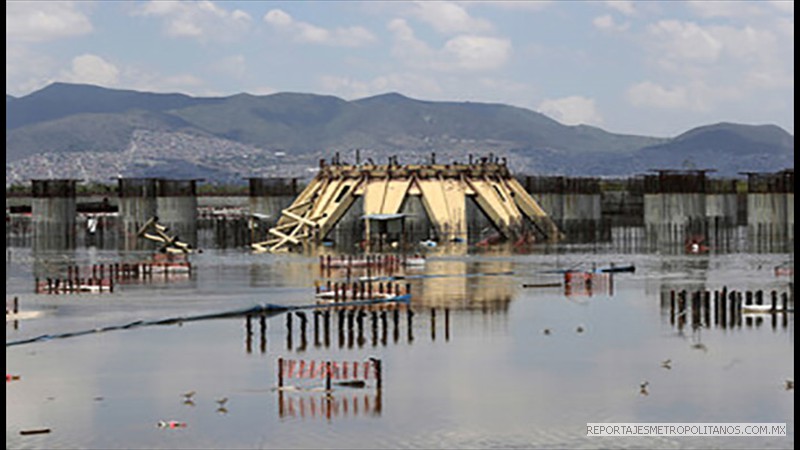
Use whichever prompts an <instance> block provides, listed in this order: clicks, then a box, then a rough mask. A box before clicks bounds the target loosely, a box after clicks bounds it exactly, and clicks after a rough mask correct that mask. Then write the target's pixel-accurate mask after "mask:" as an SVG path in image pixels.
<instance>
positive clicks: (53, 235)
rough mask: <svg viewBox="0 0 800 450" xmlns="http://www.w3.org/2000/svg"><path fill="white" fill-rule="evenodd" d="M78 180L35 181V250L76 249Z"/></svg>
mask: <svg viewBox="0 0 800 450" xmlns="http://www.w3.org/2000/svg"><path fill="white" fill-rule="evenodd" d="M76 183H77V180H68V179H57V180H32V199H31V217H32V222H33V249H34V250H40V249H41V250H44V249H48V250H49V249H53V250H63V249H72V248H75V242H76V239H75V216H76V213H77V209H76V201H75V185H76Z"/></svg>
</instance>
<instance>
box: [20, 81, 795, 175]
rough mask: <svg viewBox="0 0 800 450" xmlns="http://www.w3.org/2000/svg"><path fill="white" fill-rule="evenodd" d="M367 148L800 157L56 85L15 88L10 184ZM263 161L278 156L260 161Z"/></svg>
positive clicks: (656, 160)
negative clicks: (26, 90) (47, 168)
mask: <svg viewBox="0 0 800 450" xmlns="http://www.w3.org/2000/svg"><path fill="white" fill-rule="evenodd" d="M164 142H178V143H179V145H177V146H166V147H165V146H164V145H163V143H164ZM204 146H210V147H208V148H206V147H204ZM356 148H358V149H362V155H364V156H365V157H370V158H373V159H374V160H375V161H376V162H385V161H386V159H385V157H387V156H389V155H399V156H400V158H401V161H405V162H416V161H419V160H420V159H424V158H427V157H428V155H430V154H431V153H432V152H436V154H437V157H438V158H439V160H440V161H451V160H456V159H458V160H462V161H463V160H465V159H466V157H465V155H466V154H467V153H473V154H487V153H489V152H493V153H495V154H497V155H501V156H505V157H507V158H508V159H509V160H510V161H512V162H513V163H514V166H513V167H514V170H515V171H516V172H519V173H522V172H528V173H553V174H556V173H558V174H567V175H624V174H629V173H633V172H637V171H642V170H647V169H649V168H653V167H659V168H663V167H682V166H684V167H685V166H687V165H694V166H696V167H703V168H717V169H720V172H723V171H724V172H726V173H727V172H730V173H734V174H735V173H736V172H738V171H741V170H762V169H763V170H766V171H769V170H780V169H783V168H786V167H787V166H791V167H793V166H794V159H793V155H794V138H793V137H792V136H791V135H789V134H788V133H786V132H785V131H784V130H782V129H780V128H778V127H776V126H769V125H767V126H750V125H737V124H718V125H711V126H703V127H699V128H695V129H693V130H690V131H688V132H686V133H684V134H682V135H680V136H678V137H675V138H673V139H664V138H654V137H647V136H635V135H623V134H614V133H609V132H607V131H604V130H602V129H600V128H596V127H590V126H585V125H579V126H566V125H563V124H561V123H559V122H557V121H555V120H553V119H551V118H549V117H547V116H545V115H543V114H540V113H537V112H534V111H531V110H527V109H524V108H518V107H513V106H508V105H503V104H489V103H474V102H432V101H424V100H416V99H411V98H408V97H405V96H403V95H401V94H398V93H388V94H383V95H377V96H374V97H369V98H364V99H360V100H355V101H346V100H343V99H340V98H337V97H333V96H324V95H315V94H302V93H278V94H272V95H264V96H255V95H250V94H239V95H234V96H230V97H222V98H195V97H191V96H187V95H183V94H157V93H148V92H137V91H130V90H116V89H107V88H102V87H97V86H89V85H75V84H67V83H55V84H52V85H50V86H48V87H46V88H44V89H42V90H40V91H37V92H34V93H32V94H29V95H27V96H24V97H19V98H13V97H11V96H8V95H7V96H6V179H7V183H8V179H9V177H11V178H14V179H19V178H24V174H25V173H28V172H30V171H31V170H33V169H36V168H37V166H41V164H42V162H43V161H55V160H58V161H59V162H58V164H55V163H54V164H53V169H52V170H56V171H63V172H64V173H70V172H69V170H70V166H71V165H73V164H74V163H73V162H71V161H73V159H74V158H78V161H79V165H81V166H82V167H83V169H84V171H83V173H84V176H85V174H86V173H89V174H91V173H93V172H92V171H91V170H86V164H91V162H92V158H89V155H90V154H91V155H94V154H95V153H96V152H102V154H103V158H101V159H103V160H104V161H106V164H108V163H109V161H110V162H111V163H112V165H113V166H114V167H116V169H117V170H118V171H119V172H120V173H122V174H123V175H126V174H129V173H136V174H137V176H146V175H147V174H148V170H152V171H153V172H154V173H155V172H159V173H164V172H167V173H169V172H173V173H174V171H175V170H176V169H175V168H176V167H178V166H179V165H180V161H185V162H186V163H187V164H186V168H185V170H183V171H182V172H188V173H195V172H196V173H197V174H202V176H204V177H206V178H208V177H211V178H212V181H213V180H216V179H223V178H224V179H240V178H241V176H242V175H243V174H246V173H255V172H258V173H272V172H273V171H274V172H275V173H282V174H285V175H287V176H300V175H303V176H307V175H308V173H309V172H307V171H306V168H310V167H313V166H315V165H316V164H317V162H318V158H330V156H332V154H333V153H334V152H337V151H338V152H343V154H347V155H350V154H352V152H353V149H356ZM242 149H249V150H246V151H245V150H242ZM132 152H133V153H132ZM136 152H139V153H136ZM123 153H125V154H124V155H123ZM115 154H119V155H118V156H115ZM140 154H147V155H148V156H147V158H149V159H148V160H147V162H141V161H140V162H137V160H136V158H139V157H141V156H137V155H140ZM81 155H85V156H86V157H83V158H82V157H81ZM197 155H203V157H202V158H200V157H198V156H197ZM248 155H251V156H252V158H251V159H247V158H248ZM275 155H285V156H280V157H277V159H276V157H275ZM32 158H35V159H32ZM71 158H72V159H71ZM81 158H82V159H81ZM93 158H94V160H96V159H97V158H96V157H93ZM254 159H257V160H258V161H259V162H258V164H272V166H270V167H271V168H261V167H259V168H256V167H255V166H254ZM156 160H158V161H156ZM34 161H35V163H34ZM148 167H149V168H150V169H148ZM157 167H160V168H161V169H156V168H157ZM753 167H758V168H759V169H752V168H753ZM166 168H169V169H166ZM262 169H263V170H262ZM52 170H51V172H50V173H54V172H52ZM58 173H62V172H58ZM62 176H69V175H62ZM153 176H155V175H153ZM198 176H200V175H198Z"/></svg>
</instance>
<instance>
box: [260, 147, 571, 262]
mask: <svg viewBox="0 0 800 450" xmlns="http://www.w3.org/2000/svg"><path fill="white" fill-rule="evenodd" d="M408 196H418V197H420V198H421V200H422V204H423V206H424V208H425V212H426V213H427V214H428V217H429V218H430V220H431V222H432V223H433V225H434V227H435V228H436V231H437V234H438V235H439V236H440V237H442V238H445V239H448V240H461V241H466V237H467V217H466V210H467V208H466V202H467V198H468V197H471V198H473V199H474V200H475V202H476V204H477V205H478V207H479V208H480V209H481V210H482V211H483V213H484V214H485V215H486V216H487V217H488V218H489V220H491V222H492V223H493V224H494V226H495V228H496V229H497V230H498V232H499V233H500V234H501V235H502V236H503V237H505V238H507V239H516V238H519V237H522V236H524V235H526V234H529V233H533V234H534V235H535V236H536V237H537V238H538V239H540V240H549V241H554V240H558V239H560V238H561V237H562V235H561V233H560V232H559V230H558V228H557V227H556V225H555V224H554V222H553V221H552V220H551V219H550V217H549V216H548V215H547V213H546V212H545V211H544V210H543V209H542V208H541V207H540V206H539V204H538V203H537V202H536V201H535V200H534V199H533V198H532V197H531V196H530V194H528V192H527V191H525V189H524V188H523V187H522V185H521V184H520V183H519V182H518V181H517V180H516V179H515V178H514V177H512V176H511V174H510V172H509V171H508V168H507V167H506V165H505V164H500V163H487V162H481V163H480V164H450V165H442V164H438V165H437V164H431V165H405V166H400V165H340V164H336V165H325V164H324V163H323V164H321V167H320V171H319V174H318V175H317V176H316V177H315V178H314V179H313V180H312V181H311V182H310V183H309V184H308V186H306V188H305V190H303V192H301V193H300V195H299V196H298V197H297V198H296V199H295V201H294V203H292V205H291V206H289V207H288V208H286V209H284V210H283V211H281V218H280V219H279V220H278V223H277V225H276V226H275V227H273V228H271V229H270V230H269V233H270V235H271V236H272V237H271V238H270V239H268V240H266V241H262V242H257V243H254V244H252V246H253V249H254V250H255V251H262V252H264V251H270V252H273V251H278V250H282V249H286V248H287V246H290V245H302V244H303V243H304V242H308V241H309V240H320V239H323V238H324V237H325V236H326V235H327V234H328V233H329V232H330V231H331V230H332V229H333V227H334V226H336V223H337V222H338V221H339V219H341V218H342V216H343V215H344V214H345V213H346V212H347V211H348V209H350V207H351V206H352V205H353V203H354V202H355V201H356V199H357V198H358V197H363V205H364V215H372V214H397V213H399V212H400V210H401V208H402V206H403V203H404V201H405V200H406V198H407V197H408Z"/></svg>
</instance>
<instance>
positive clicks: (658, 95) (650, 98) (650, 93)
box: [626, 81, 690, 109]
mask: <svg viewBox="0 0 800 450" xmlns="http://www.w3.org/2000/svg"><path fill="white" fill-rule="evenodd" d="M626 95H627V99H628V102H630V103H631V104H632V105H634V106H649V107H655V108H661V109H684V108H688V107H689V103H690V102H689V97H688V93H687V91H686V88H683V87H676V88H674V89H668V88H665V87H663V86H661V85H659V84H656V83H653V82H651V81H644V82H641V83H638V84H635V85H633V86H631V87H630V88H629V89H628V92H627V94H626Z"/></svg>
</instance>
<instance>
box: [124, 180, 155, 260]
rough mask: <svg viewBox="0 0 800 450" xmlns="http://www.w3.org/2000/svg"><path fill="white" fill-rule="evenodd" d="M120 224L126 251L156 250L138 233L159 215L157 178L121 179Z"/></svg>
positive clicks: (152, 244)
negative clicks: (151, 219)
mask: <svg viewBox="0 0 800 450" xmlns="http://www.w3.org/2000/svg"><path fill="white" fill-rule="evenodd" d="M117 183H118V193H119V224H120V234H121V235H122V236H121V242H122V245H123V247H124V249H125V250H141V249H145V248H147V249H151V248H154V246H155V244H154V243H152V242H151V241H148V240H146V239H140V238H139V237H138V236H137V235H136V233H137V232H138V231H139V229H140V228H141V227H142V226H144V224H145V223H146V222H147V221H148V220H150V218H152V217H154V216H157V215H158V209H157V204H156V179H155V178H120V179H119V181H118V182H117Z"/></svg>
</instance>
